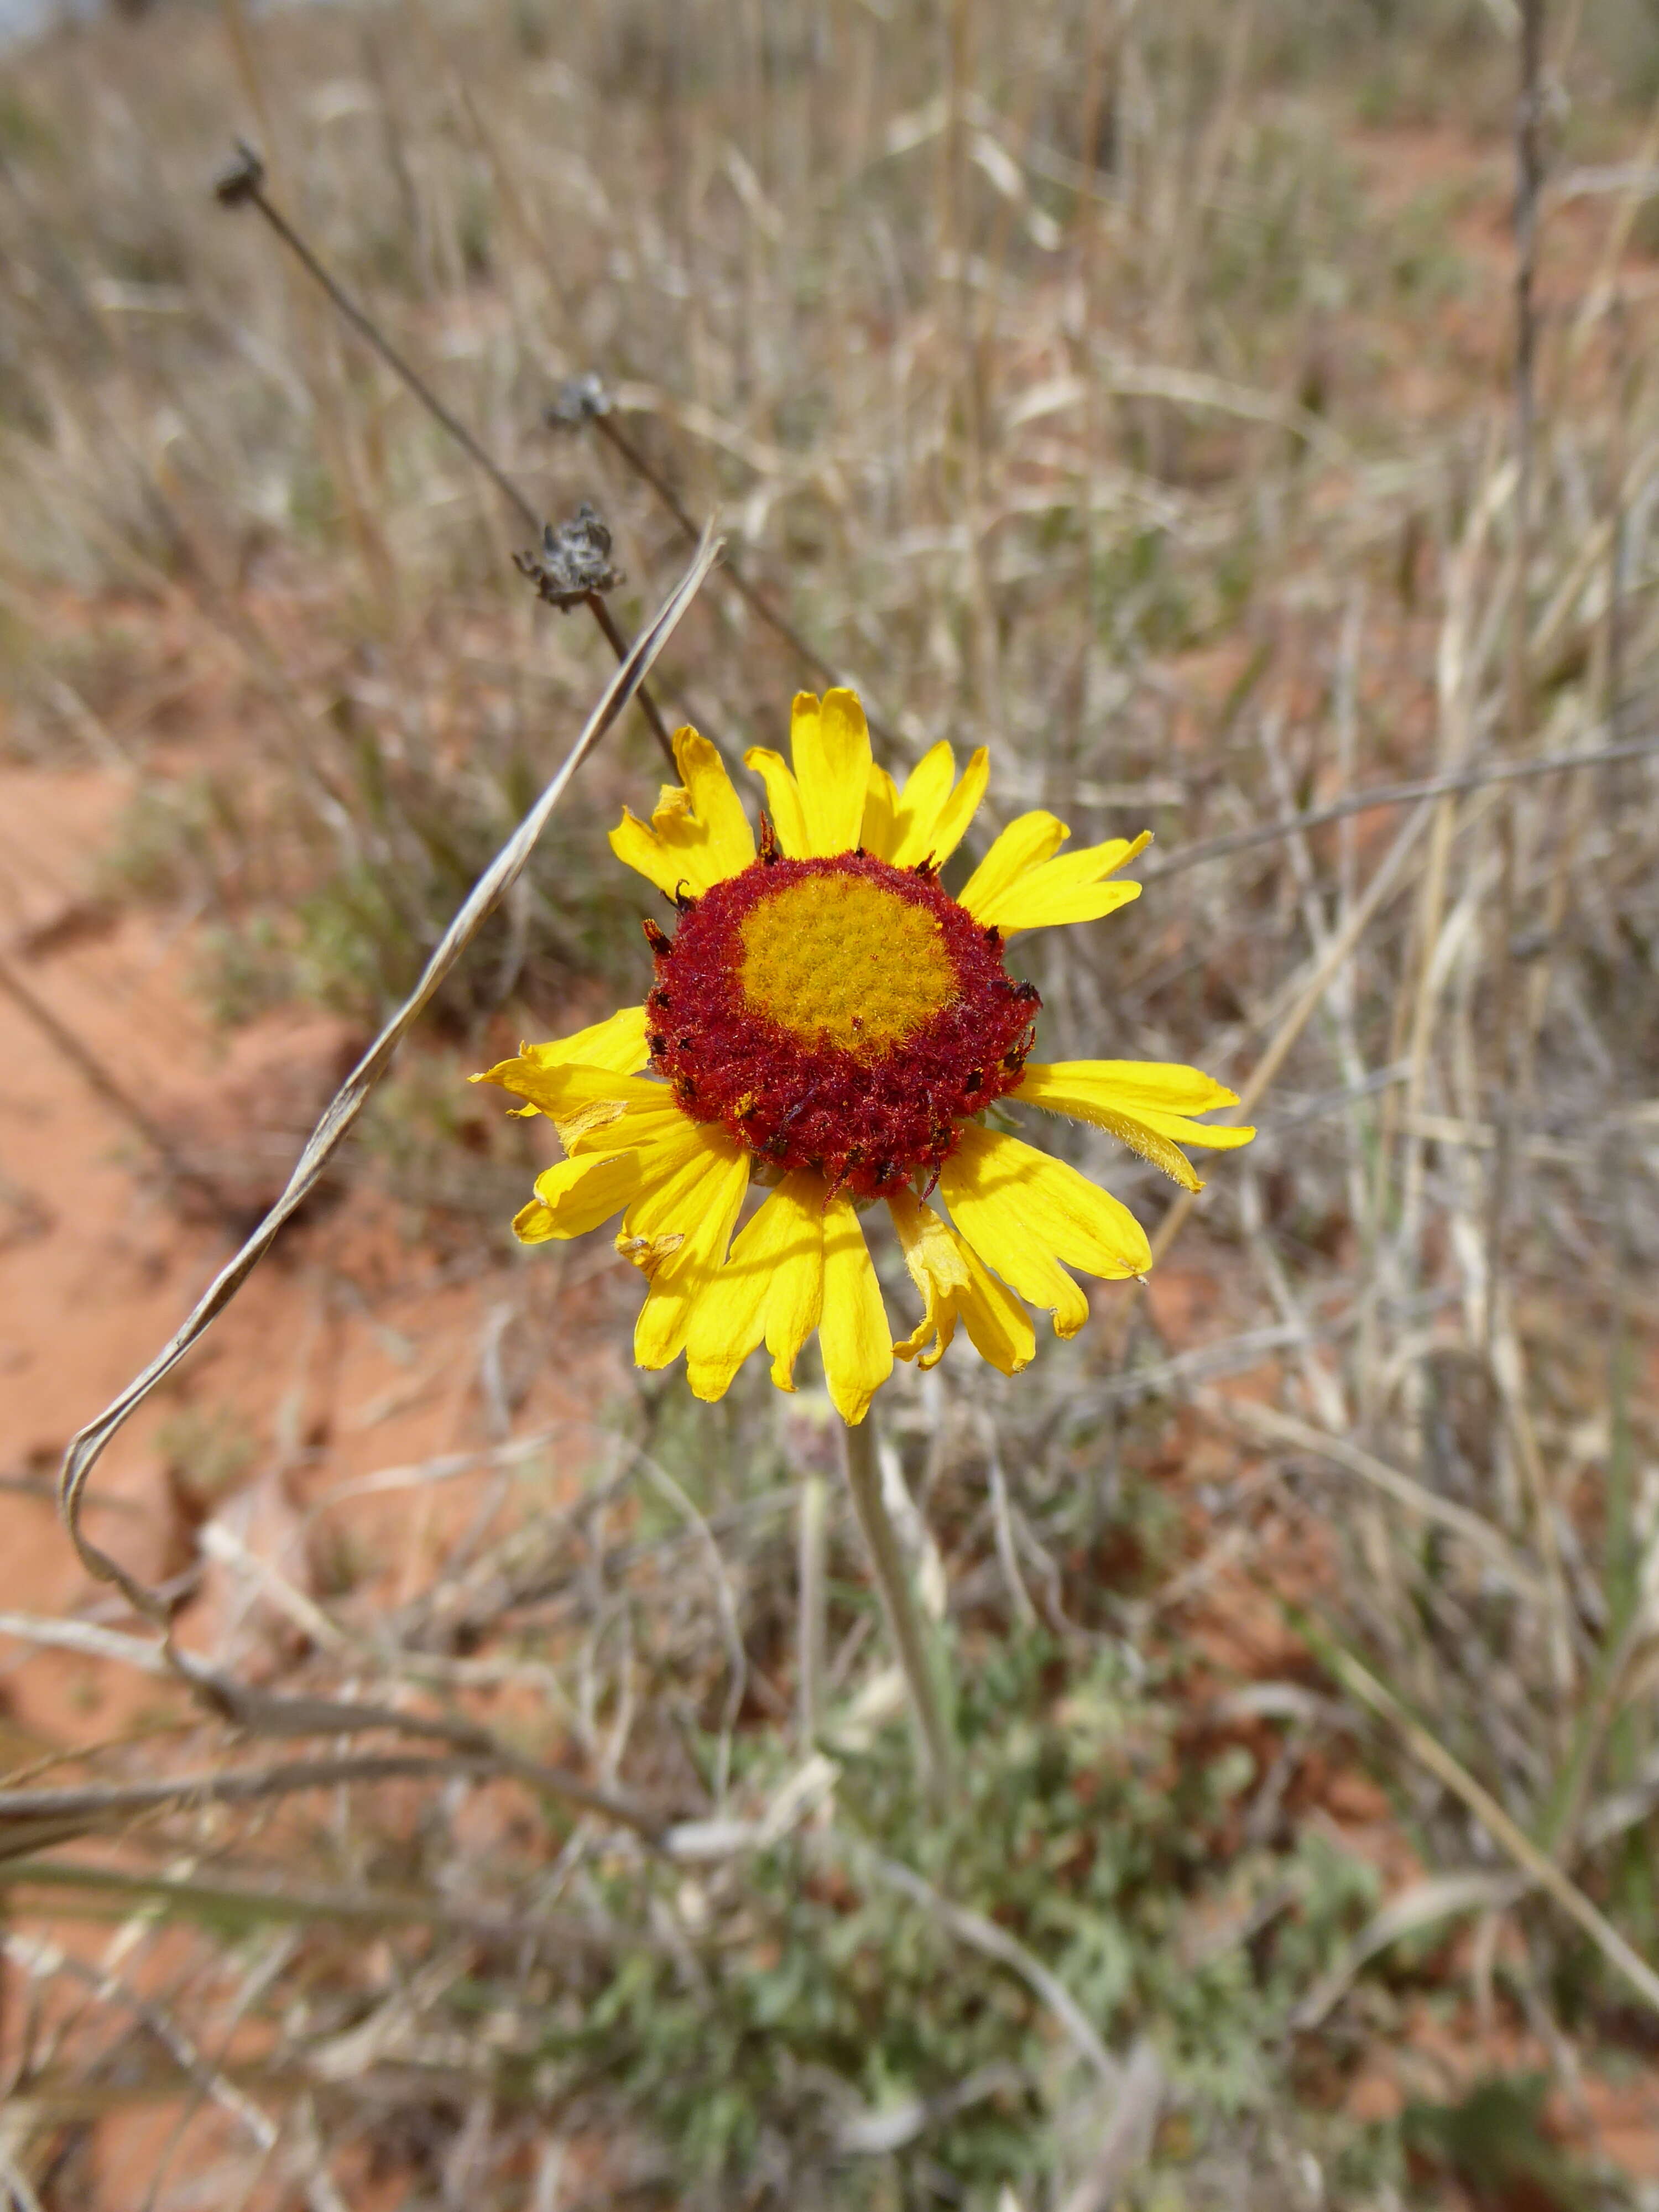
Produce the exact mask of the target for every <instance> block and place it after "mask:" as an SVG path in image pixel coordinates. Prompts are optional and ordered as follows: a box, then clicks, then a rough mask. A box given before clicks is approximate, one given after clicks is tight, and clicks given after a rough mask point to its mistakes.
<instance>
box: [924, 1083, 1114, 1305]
mask: <svg viewBox="0 0 1659 2212" xmlns="http://www.w3.org/2000/svg"><path fill="white" fill-rule="evenodd" d="M939 1189H940V1192H941V1193H942V1194H943V1196H944V1199H945V1204H946V1205H947V1206H949V1207H950V1209H951V1218H952V1219H953V1220H954V1221H955V1223H956V1225H957V1228H958V1229H959V1230H960V1231H961V1232H962V1234H963V1237H966V1238H967V1240H968V1242H969V1244H970V1245H972V1247H973V1248H974V1249H975V1252H977V1253H978V1255H979V1256H980V1258H981V1260H983V1261H985V1262H986V1264H987V1266H988V1267H993V1268H994V1269H995V1271H996V1273H998V1274H999V1275H1000V1276H1001V1278H1002V1279H1003V1280H1004V1282H1005V1283H1006V1284H1008V1285H1010V1286H1011V1287H1012V1289H1014V1290H1016V1291H1018V1292H1019V1294H1020V1296H1021V1297H1024V1298H1029V1299H1030V1302H1031V1304H1033V1305H1034V1306H1045V1307H1047V1308H1048V1310H1050V1311H1051V1312H1052V1313H1053V1315H1054V1328H1055V1331H1056V1333H1057V1334H1059V1335H1060V1336H1073V1335H1075V1334H1076V1333H1077V1331H1078V1330H1079V1328H1082V1326H1083V1324H1084V1322H1085V1321H1086V1320H1087V1318H1088V1314H1089V1305H1088V1300H1087V1299H1086V1298H1085V1297H1084V1295H1083V1292H1082V1291H1080V1290H1079V1287H1078V1285H1077V1284H1076V1283H1075V1282H1074V1281H1073V1279H1072V1278H1071V1276H1069V1275H1068V1274H1067V1273H1066V1269H1065V1267H1063V1266H1062V1265H1061V1264H1060V1263H1061V1262H1062V1261H1068V1262H1069V1263H1070V1264H1071V1265H1072V1266H1073V1267H1083V1268H1085V1269H1087V1271H1088V1272H1089V1273H1091V1274H1095V1275H1103V1276H1105V1277H1106V1278H1107V1279H1109V1280H1115V1279H1121V1278H1122V1277H1123V1276H1126V1275H1139V1274H1144V1273H1146V1269H1147V1268H1148V1267H1151V1265H1152V1248H1151V1247H1150V1245H1149V1244H1148V1243H1147V1242H1146V1232H1145V1231H1144V1230H1143V1229H1142V1228H1141V1226H1140V1224H1139V1222H1138V1221H1137V1220H1136V1219H1135V1218H1134V1216H1133V1214H1132V1213H1131V1212H1129V1211H1128V1209H1127V1206H1121V1205H1120V1204H1119V1202H1118V1200H1116V1199H1115V1198H1113V1197H1112V1196H1111V1195H1110V1194H1109V1192H1107V1191H1103V1190H1102V1189H1101V1188H1099V1186H1098V1185H1097V1184H1096V1183H1092V1182H1090V1181H1089V1179H1088V1177H1087V1176H1082V1175H1079V1173H1078V1171H1077V1170H1076V1169H1075V1168H1073V1167H1068V1166H1067V1165H1066V1163H1065V1162H1064V1161H1063V1160H1056V1159H1051V1158H1049V1156H1048V1154H1047V1153H1046V1152H1037V1151H1036V1149H1035V1148H1034V1147H1033V1146H1030V1145H1024V1144H1021V1143H1020V1141H1019V1139H1018V1138H1017V1137H1009V1136H1005V1135H1004V1134H1003V1133H1001V1132H1000V1130H994V1129H981V1128H979V1127H975V1125H973V1124H972V1123H969V1125H968V1126H967V1127H964V1128H963V1131H962V1135H961V1140H960V1142H959V1144H958V1146H957V1150H956V1151H955V1152H953V1153H952V1154H951V1157H950V1158H949V1159H948V1160H946V1162H945V1166H944V1169H943V1170H942V1171H941V1173H940V1176H939Z"/></svg>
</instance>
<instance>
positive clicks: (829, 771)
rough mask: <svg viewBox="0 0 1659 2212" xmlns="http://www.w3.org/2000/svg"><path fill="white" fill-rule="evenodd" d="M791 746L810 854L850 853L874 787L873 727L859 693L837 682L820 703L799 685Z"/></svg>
mask: <svg viewBox="0 0 1659 2212" xmlns="http://www.w3.org/2000/svg"><path fill="white" fill-rule="evenodd" d="M789 751H790V756H791V757H792V758H793V762H794V764H795V781H796V783H797V784H798V785H799V788H800V803H801V811H802V814H803V815H804V817H805V823H806V840H807V852H808V854H809V855H810V856H812V857H815V858H817V859H819V860H829V859H830V858H832V857H833V855H834V854H837V853H850V852H851V851H852V850H853V848H854V846H855V845H856V844H857V843H858V842H859V829H860V825H861V824H862V823H863V820H864V802H865V797H866V793H867V792H868V790H869V787H870V731H869V726H868V725H867V724H866V721H865V719H864V708H863V707H862V706H861V705H860V703H859V696H858V693H857V692H856V691H848V690H842V689H839V688H837V689H836V690H829V691H826V692H825V693H824V695H823V702H822V703H820V702H818V701H817V699H815V698H814V697H813V696H812V695H811V692H810V691H798V692H797V693H796V695H795V703H794V710H793V714H792V715H791V717H790V722H789Z"/></svg>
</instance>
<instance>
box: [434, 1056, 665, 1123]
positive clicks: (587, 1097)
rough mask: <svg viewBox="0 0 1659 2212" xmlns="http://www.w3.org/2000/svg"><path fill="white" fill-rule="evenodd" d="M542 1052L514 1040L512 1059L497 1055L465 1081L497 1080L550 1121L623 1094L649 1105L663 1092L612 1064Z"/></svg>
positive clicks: (621, 1097) (621, 1099) (617, 1099)
mask: <svg viewBox="0 0 1659 2212" xmlns="http://www.w3.org/2000/svg"><path fill="white" fill-rule="evenodd" d="M544 1051H545V1048H544V1047H541V1046H538V1045H520V1048H519V1050H518V1054H517V1055H516V1057H515V1058H513V1059H512V1060H497V1061H496V1063H495V1066H494V1067H487V1068H485V1069H484V1071H483V1073H482V1074H481V1075H475V1076H473V1077H472V1078H471V1080H472V1081H473V1082H474V1083H494V1084H498V1085H500V1087H501V1089H502V1090H503V1091H512V1093H513V1096H514V1097H518V1098H527V1099H528V1100H529V1102H530V1103H531V1104H532V1106H535V1107H538V1108H539V1109H540V1110H541V1112H543V1113H544V1114H550V1115H552V1116H553V1118H554V1120H555V1121H557V1120H558V1118H559V1116H560V1115H561V1114H573V1113H575V1112H577V1111H578V1110H579V1109H581V1108H583V1107H585V1106H589V1105H592V1104H593V1103H596V1102H603V1103H613V1102H614V1103H616V1104H617V1107H618V1108H619V1109H620V1107H621V1106H622V1105H623V1103H626V1102H627V1101H628V1100H629V1099H638V1100H641V1102H643V1103H647V1104H649V1103H656V1102H658V1101H659V1100H661V1099H662V1098H664V1097H666V1096H667V1095H668V1093H667V1092H666V1091H665V1087H664V1085H662V1084H660V1083H647V1082H646V1081H644V1080H643V1079H642V1078H641V1077H639V1076H637V1075H619V1074H617V1073H616V1071H615V1070H614V1069H613V1068H609V1067H605V1066H599V1067H589V1066H586V1064H585V1063H584V1062H581V1061H579V1060H550V1059H548V1058H545V1057H544Z"/></svg>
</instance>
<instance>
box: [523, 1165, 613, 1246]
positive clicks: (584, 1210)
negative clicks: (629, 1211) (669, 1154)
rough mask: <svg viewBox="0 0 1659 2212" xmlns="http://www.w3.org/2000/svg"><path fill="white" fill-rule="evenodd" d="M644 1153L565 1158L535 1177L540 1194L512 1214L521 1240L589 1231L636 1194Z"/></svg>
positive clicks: (533, 1241)
mask: <svg viewBox="0 0 1659 2212" xmlns="http://www.w3.org/2000/svg"><path fill="white" fill-rule="evenodd" d="M639 1187H640V1156H639V1154H638V1153H637V1152H614V1153H610V1154H607V1155H606V1156H605V1158H601V1159H585V1160H561V1161H559V1163H558V1164H557V1165H556V1166H555V1167H550V1168H544V1170H542V1172H541V1174H540V1175H538V1176H537V1178H536V1195H535V1197H534V1198H532V1200H531V1201H530V1203H529V1205H528V1206H523V1207H521V1208H520V1212H518V1214H517V1215H516V1216H515V1217H514V1218H513V1235H514V1236H515V1237H518V1239H519V1241H520V1243H521V1244H545V1243H547V1242H548V1241H549V1240H550V1238H560V1239H562V1238H564V1237H583V1236H586V1233H587V1231H589V1230H590V1229H597V1228H598V1227H599V1224H600V1223H601V1222H602V1221H609V1220H610V1218H611V1215H612V1214H613V1213H620V1212H622V1209H623V1206H627V1205H629V1203H630V1202H631V1201H632V1200H633V1199H634V1198H635V1196H636V1195H637V1194H638V1191H639Z"/></svg>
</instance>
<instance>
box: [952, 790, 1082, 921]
mask: <svg viewBox="0 0 1659 2212" xmlns="http://www.w3.org/2000/svg"><path fill="white" fill-rule="evenodd" d="M1071 834H1072V833H1071V831H1070V830H1069V829H1067V828H1066V824H1065V823H1063V822H1061V821H1060V820H1059V819H1058V818H1057V817H1055V816H1054V815H1052V814H1045V813H1044V812H1043V811H1042V809H1041V808H1039V809H1037V810H1036V811H1035V812H1034V813H1030V814H1022V815H1019V816H1018V817H1016V819H1015V820H1013V821H1012V822H1011V823H1009V824H1008V827H1007V828H1006V829H1005V830H1004V831H1003V833H1002V835H1001V836H1000V837H999V838H998V839H997V840H996V842H994V844H993V846H992V847H991V849H990V851H989V852H988V853H987V854H986V855H985V858H984V859H983V860H981V862H980V864H979V866H978V867H976V868H975V870H974V872H973V874H972V875H971V876H969V878H968V880H967V882H966V883H965V884H963V887H962V891H961V895H960V898H961V903H962V904H963V906H965V907H966V908H967V909H968V911H969V914H971V915H973V917H974V919H975V921H980V922H984V921H986V914H985V909H986V908H989V907H990V906H992V905H994V903H995V902H996V901H997V899H998V898H1000V896H1001V895H1002V893H1003V892H1004V891H1006V890H1007V888H1008V886H1009V885H1010V884H1012V883H1015V882H1017V881H1018V878H1020V877H1021V876H1023V875H1024V874H1025V873H1026V872H1027V870H1028V869H1030V868H1035V867H1038V866H1041V865H1042V862H1043V861H1044V860H1047V859H1048V856H1049V854H1051V853H1057V852H1058V851H1059V850H1060V847H1061V846H1062V845H1063V844H1064V843H1065V842H1066V839H1067V838H1068V837H1069V836H1071ZM987 927H989V925H988V923H987Z"/></svg>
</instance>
